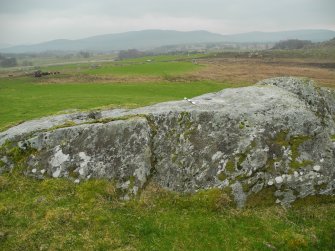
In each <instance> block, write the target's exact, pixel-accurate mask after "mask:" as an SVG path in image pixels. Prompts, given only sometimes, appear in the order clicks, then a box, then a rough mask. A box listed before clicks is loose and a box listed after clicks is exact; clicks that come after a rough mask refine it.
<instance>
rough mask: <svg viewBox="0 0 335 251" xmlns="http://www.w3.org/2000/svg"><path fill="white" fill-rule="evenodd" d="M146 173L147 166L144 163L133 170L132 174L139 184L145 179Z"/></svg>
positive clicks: (147, 170) (147, 172) (147, 171)
mask: <svg viewBox="0 0 335 251" xmlns="http://www.w3.org/2000/svg"><path fill="white" fill-rule="evenodd" d="M147 175H149V168H147V167H146V166H144V165H143V166H140V167H139V168H137V169H136V170H135V171H134V176H135V177H136V178H137V180H138V181H140V182H141V185H143V184H144V183H145V182H146V181H147Z"/></svg>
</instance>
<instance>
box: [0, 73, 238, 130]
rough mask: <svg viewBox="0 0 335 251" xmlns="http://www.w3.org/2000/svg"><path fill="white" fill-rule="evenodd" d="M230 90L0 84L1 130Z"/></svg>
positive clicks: (203, 85) (204, 85) (198, 85)
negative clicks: (67, 113) (68, 113)
mask: <svg viewBox="0 0 335 251" xmlns="http://www.w3.org/2000/svg"><path fill="white" fill-rule="evenodd" d="M227 87H233V85H230V84H225V83H211V82H194V83H141V84H137V83H127V84H89V83H78V84H43V83H39V82H37V81H36V80H34V79H31V78H23V79H10V80H8V79H7V80H4V79H2V80H0V107H1V108H0V128H1V129H4V128H5V127H8V126H9V125H12V124H16V123H18V122H20V121H24V120H29V119H33V118H38V117H42V116H46V115H50V114H54V113H58V112H61V111H64V110H68V109H81V110H82V109H92V108H97V107H105V108H106V107H139V106H145V105H150V104H153V103H158V102H163V101H170V100H180V99H182V98H184V97H185V96H186V97H194V96H198V95H201V94H204V93H207V92H214V91H218V90H221V89H223V88H227Z"/></svg>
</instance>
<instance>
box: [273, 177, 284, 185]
mask: <svg viewBox="0 0 335 251" xmlns="http://www.w3.org/2000/svg"><path fill="white" fill-rule="evenodd" d="M275 181H276V183H277V184H281V183H283V181H284V180H283V177H281V176H278V177H276V178H275Z"/></svg>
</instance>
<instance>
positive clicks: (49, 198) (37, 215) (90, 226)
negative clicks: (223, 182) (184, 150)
mask: <svg viewBox="0 0 335 251" xmlns="http://www.w3.org/2000/svg"><path fill="white" fill-rule="evenodd" d="M0 191H1V192H0V249H1V250H274V249H276V250H333V249H334V248H335V238H334V233H335V232H334V230H335V229H334V226H335V203H334V199H332V203H329V202H330V201H328V203H326V202H324V203H321V204H319V205H318V206H317V208H315V206H314V205H308V204H303V206H301V205H300V206H297V207H295V208H292V209H290V210H284V209H283V208H280V207H277V206H270V207H258V208H249V209H244V210H237V209H234V208H232V207H230V206H229V205H230V200H229V198H228V197H227V196H226V195H225V194H224V193H223V192H221V191H220V190H218V189H213V190H208V191H202V192H199V193H197V194H195V195H192V196H190V195H184V196H182V195H178V194H176V193H171V192H166V191H162V190H159V189H158V190H157V189H156V188H155V187H151V188H150V187H149V188H147V189H146V191H145V192H144V193H143V194H142V196H141V197H140V198H138V199H136V200H132V201H129V202H124V201H120V200H118V199H117V190H116V189H115V187H114V186H113V185H112V183H110V182H108V181H104V180H90V181H87V182H83V183H81V184H79V185H76V184H74V183H72V182H70V181H66V180H64V179H46V180H43V181H39V180H33V179H29V178H25V177H23V176H21V175H18V174H10V175H3V176H0ZM316 209H317V210H316Z"/></svg>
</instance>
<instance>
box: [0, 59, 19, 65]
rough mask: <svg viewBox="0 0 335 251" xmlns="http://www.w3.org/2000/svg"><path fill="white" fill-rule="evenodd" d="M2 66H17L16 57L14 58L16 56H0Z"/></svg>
mask: <svg viewBox="0 0 335 251" xmlns="http://www.w3.org/2000/svg"><path fill="white" fill-rule="evenodd" d="M0 66H1V67H15V66H17V61H16V58H14V57H11V58H7V57H2V58H0Z"/></svg>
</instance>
